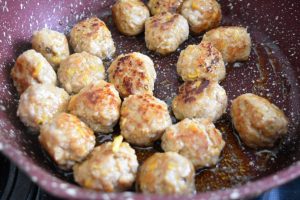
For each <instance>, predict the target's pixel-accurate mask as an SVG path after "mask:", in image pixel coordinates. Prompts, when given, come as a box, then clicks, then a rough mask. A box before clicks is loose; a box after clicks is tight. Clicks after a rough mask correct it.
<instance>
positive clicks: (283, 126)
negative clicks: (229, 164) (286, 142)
mask: <svg viewBox="0 0 300 200" xmlns="http://www.w3.org/2000/svg"><path fill="white" fill-rule="evenodd" d="M231 117H232V121H233V124H234V126H235V128H236V130H237V131H238V133H239V135H240V137H241V139H242V140H243V142H245V144H246V145H247V146H249V147H252V148H264V147H272V146H274V143H275V142H276V141H277V140H278V139H279V138H280V137H282V136H283V135H285V134H286V133H287V131H288V120H287V118H286V116H285V115H284V113H283V112H282V111H281V110H280V109H279V108H278V107H277V106H275V105H274V104H272V103H270V102H269V101H268V100H267V99H265V98H262V97H259V96H257V95H254V94H251V93H248V94H243V95H241V96H239V97H237V98H236V99H235V100H233V102H232V107H231Z"/></svg>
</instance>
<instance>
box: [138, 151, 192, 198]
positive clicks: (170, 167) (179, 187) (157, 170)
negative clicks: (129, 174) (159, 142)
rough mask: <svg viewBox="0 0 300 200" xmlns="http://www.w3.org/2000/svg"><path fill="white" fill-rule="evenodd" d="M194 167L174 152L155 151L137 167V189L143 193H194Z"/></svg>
mask: <svg viewBox="0 0 300 200" xmlns="http://www.w3.org/2000/svg"><path fill="white" fill-rule="evenodd" d="M194 177H195V169H194V167H193V164H192V163H191V162H190V161H189V160H188V159H187V158H185V157H183V156H181V155H179V154H177V153H175V152H167V153H155V154H154V155H153V156H151V157H150V158H148V159H147V160H146V161H145V162H144V163H143V165H142V166H141V167H140V169H139V173H138V177H137V185H138V189H139V190H141V191H142V192H143V193H145V194H159V195H178V194H194V193H195V180H194Z"/></svg>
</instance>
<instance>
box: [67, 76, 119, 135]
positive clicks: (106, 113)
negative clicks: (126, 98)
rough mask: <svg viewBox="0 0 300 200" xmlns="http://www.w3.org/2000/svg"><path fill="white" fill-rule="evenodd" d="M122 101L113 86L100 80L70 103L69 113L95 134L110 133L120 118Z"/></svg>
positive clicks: (75, 96) (82, 91)
mask: <svg viewBox="0 0 300 200" xmlns="http://www.w3.org/2000/svg"><path fill="white" fill-rule="evenodd" d="M120 107H121V99H120V97H119V93H118V91H117V90H116V89H115V87H114V86H113V84H110V83H107V82H106V81H103V80H100V81H97V82H95V83H91V84H90V85H88V86H86V87H84V88H83V89H82V90H81V91H80V92H79V93H78V94H76V95H74V96H73V97H72V98H71V100H70V103H69V107H68V109H69V111H70V113H72V114H73V115H76V116H78V117H79V118H80V119H81V120H82V121H83V122H85V123H86V124H87V125H89V127H91V128H92V129H93V130H94V131H95V132H101V133H109V132H112V131H113V127H114V126H115V125H116V123H117V122H118V120H119V117H120Z"/></svg>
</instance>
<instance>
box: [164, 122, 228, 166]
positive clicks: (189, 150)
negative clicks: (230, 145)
mask: <svg viewBox="0 0 300 200" xmlns="http://www.w3.org/2000/svg"><path fill="white" fill-rule="evenodd" d="M161 140H162V143H161V146H162V148H163V150H164V151H166V152H169V151H171V152H176V153H179V154H180V155H182V156H184V157H186V158H188V159H189V160H190V161H191V162H192V163H193V165H194V167H195V168H196V169H198V168H201V167H209V166H212V165H215V164H216V163H217V162H218V161H219V156H220V154H221V151H222V149H223V148H224V146H225V142H224V140H223V139H222V134H221V132H220V131H219V130H218V129H216V128H215V125H214V124H213V123H212V121H211V120H210V119H204V118H201V119H184V120H183V121H181V122H179V123H177V124H175V125H172V126H170V127H169V128H167V129H166V131H165V133H164V135H163V136H162V139H161Z"/></svg>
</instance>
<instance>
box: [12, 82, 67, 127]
mask: <svg viewBox="0 0 300 200" xmlns="http://www.w3.org/2000/svg"><path fill="white" fill-rule="evenodd" d="M68 102H69V95H68V93H67V92H66V91H65V90H63V89H61V88H58V87H56V86H54V85H49V84H35V85H32V86H30V87H29V88H27V90H26V91H25V92H24V93H23V94H22V95H21V98H20V102H19V106H18V111H17V115H18V116H19V117H20V119H21V121H22V122H23V123H24V124H25V125H26V126H28V127H30V128H31V129H32V130H39V128H40V126H41V125H43V124H45V123H47V122H48V121H49V120H51V119H52V118H53V117H54V116H55V115H56V114H58V113H61V112H64V111H65V110H66V109H67V106H68Z"/></svg>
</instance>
